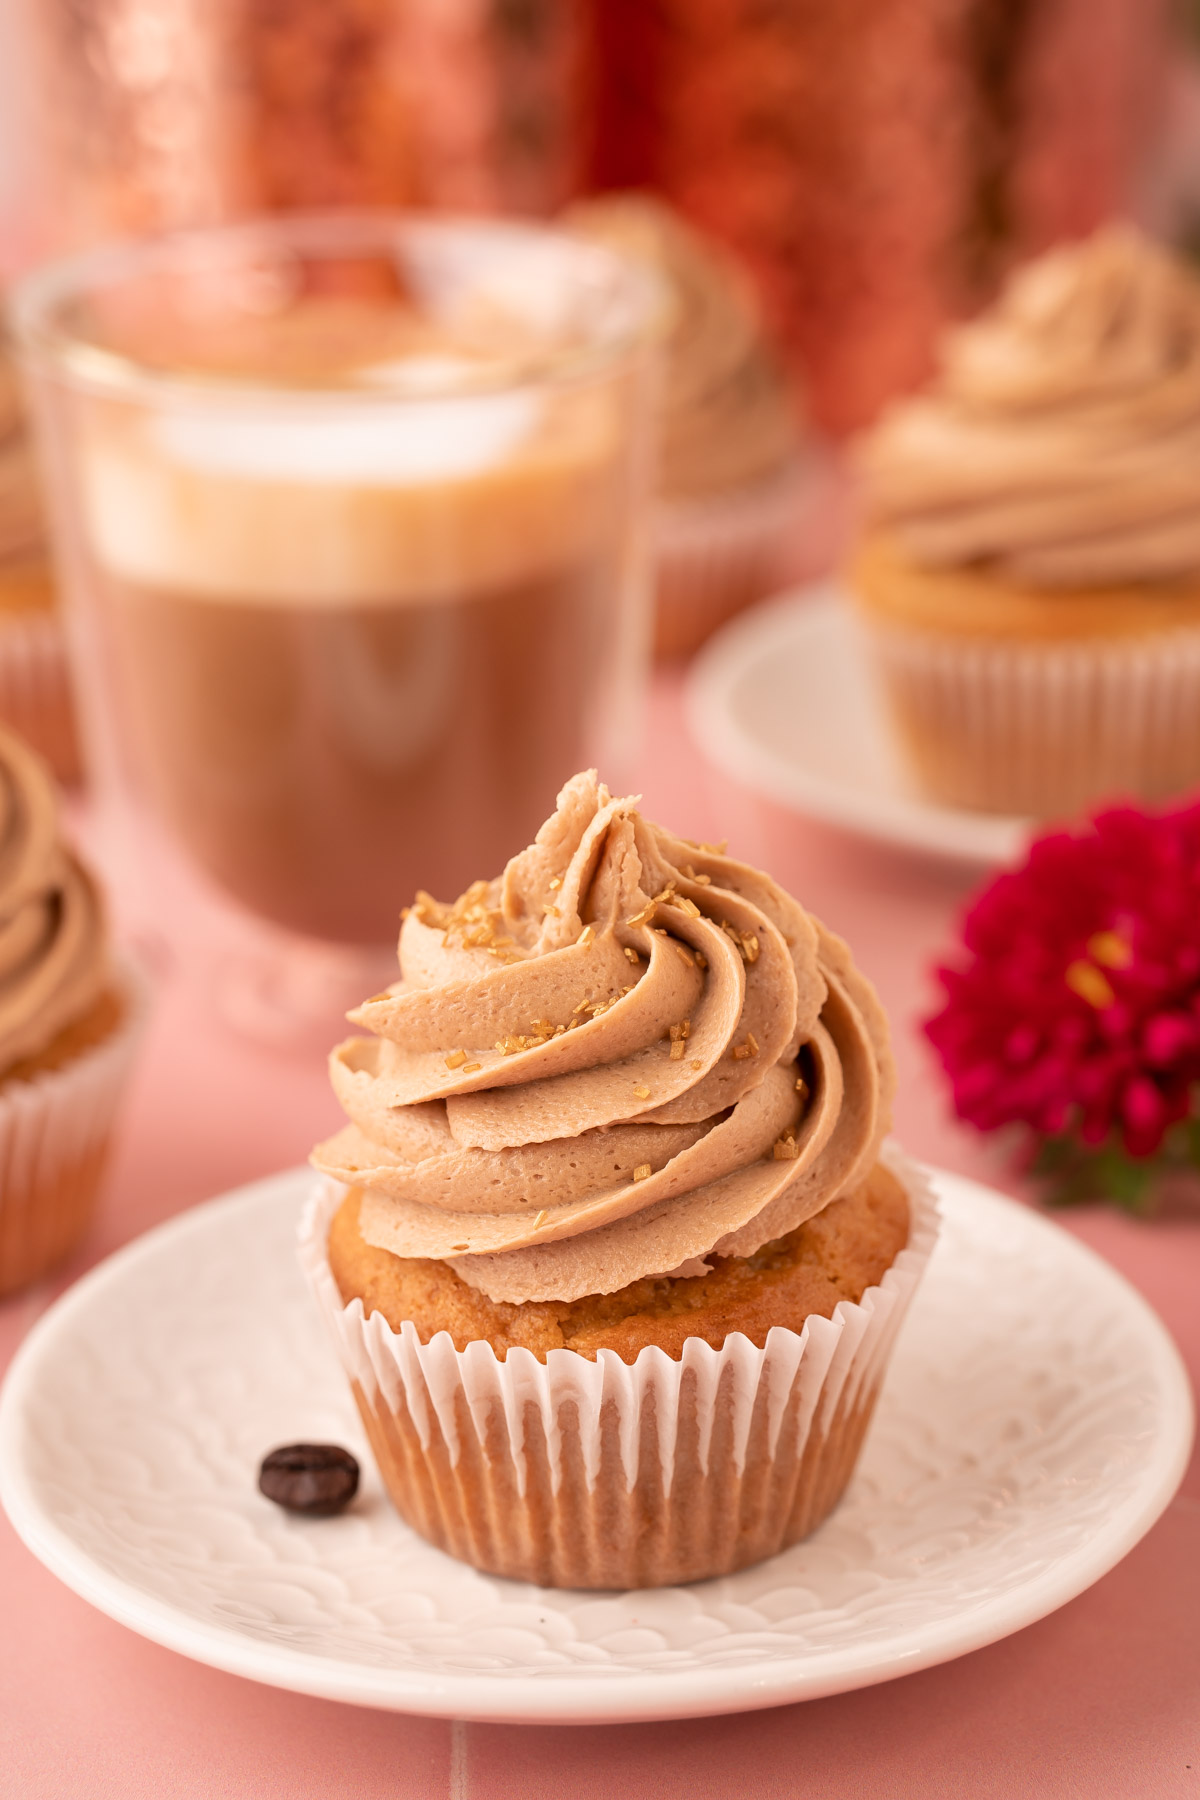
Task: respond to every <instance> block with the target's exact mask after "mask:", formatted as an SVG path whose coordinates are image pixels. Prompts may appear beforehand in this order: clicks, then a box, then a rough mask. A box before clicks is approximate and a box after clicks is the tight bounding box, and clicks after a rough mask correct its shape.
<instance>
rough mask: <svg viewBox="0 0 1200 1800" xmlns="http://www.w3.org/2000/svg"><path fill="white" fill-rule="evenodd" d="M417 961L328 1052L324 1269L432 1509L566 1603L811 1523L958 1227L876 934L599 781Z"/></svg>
mask: <svg viewBox="0 0 1200 1800" xmlns="http://www.w3.org/2000/svg"><path fill="white" fill-rule="evenodd" d="M399 954H400V966H401V974H402V980H401V981H400V982H398V983H397V984H396V985H395V986H394V987H393V988H391V989H389V990H388V992H386V993H384V994H380V995H377V996H376V997H375V998H374V999H372V1000H370V1001H368V1002H366V1003H365V1004H364V1005H363V1006H362V1007H360V1008H359V1009H358V1010H357V1012H355V1013H354V1014H352V1015H351V1017H352V1018H353V1019H354V1020H355V1022H356V1023H358V1024H360V1025H362V1026H364V1027H366V1029H367V1030H368V1032H370V1033H371V1035H370V1036H365V1037H355V1038H351V1039H350V1040H349V1041H348V1042H346V1043H344V1044H343V1045H341V1046H340V1047H339V1049H338V1050H337V1051H335V1052H334V1055H333V1058H332V1063H331V1069H332V1076H333V1082H334V1086H335V1089H336V1091H337V1093H338V1096H339V1098H340V1100H341V1102H342V1104H343V1106H344V1107H345V1109H346V1111H347V1113H348V1114H349V1117H350V1123H349V1124H348V1125H347V1126H346V1128H345V1129H344V1130H343V1131H342V1132H340V1133H339V1134H338V1136H337V1137H335V1138H333V1139H331V1140H330V1141H329V1142H328V1143H325V1144H323V1145H321V1146H320V1148H319V1149H318V1150H317V1151H316V1152H315V1153H314V1158H313V1160H314V1162H315V1163H316V1165H317V1167H318V1168H319V1169H321V1170H323V1171H325V1173H326V1174H327V1175H329V1176H330V1177H332V1178H333V1180H332V1181H331V1183H330V1185H329V1189H328V1191H327V1192H326V1193H324V1194H323V1195H322V1196H321V1197H320V1198H319V1200H318V1201H317V1202H316V1203H315V1204H314V1206H313V1207H312V1209H311V1210H310V1213H309V1215H308V1217H307V1219H306V1221H305V1225H304V1228H303V1232H302V1258H303V1260H304V1263H305V1266H306V1268H307V1269H308V1271H309V1274H310V1277H311V1279H312V1281H313V1283H314V1286H315V1288H316V1291H317V1293H318V1296H319V1298H320V1299H321V1302H322V1305H323V1307H324V1309H325V1311H326V1313H327V1316H328V1318H329V1320H330V1323H331V1324H332V1326H333V1328H334V1331H335V1334H336V1336H337V1340H338V1343H339V1345H340V1349H341V1353H342V1356H343V1359H344V1361H345V1364H346V1367H347V1370H348V1372H349V1374H350V1376H351V1379H352V1381H353V1384H354V1390H355V1395H356V1398H357V1400H358V1404H359V1407H360V1409H361V1412H362V1416H363V1419H364V1422H365V1425H366V1429H367V1432H368V1434H369V1436H370V1439H371V1442H372V1445H373V1448H374V1450H375V1454H376V1457H377V1459H378V1461H379V1465H380V1468H381V1471H382V1473H383V1477H384V1480H385V1482H386V1483H387V1486H388V1489H389V1491H390V1493H391V1495H392V1498H393V1499H394V1501H395V1503H396V1505H397V1507H398V1508H399V1510H400V1512H401V1513H402V1514H403V1515H404V1517H405V1518H406V1519H408V1521H409V1522H410V1523H411V1524H412V1525H414V1526H415V1527H416V1529H417V1530H418V1531H420V1532H422V1533H423V1534H424V1535H425V1536H426V1537H428V1538H430V1539H431V1540H432V1541H433V1542H434V1543H436V1544H438V1545H439V1546H441V1547H442V1548H443V1549H446V1550H448V1551H450V1552H451V1553H452V1554H454V1555H457V1556H460V1557H463V1558H465V1559H466V1560H468V1561H471V1562H473V1563H475V1564H477V1565H478V1566H479V1567H481V1568H485V1569H489V1570H492V1571H494V1572H496V1573H499V1574H504V1575H511V1576H516V1577H520V1578H523V1579H527V1580H532V1581H537V1582H541V1583H544V1584H550V1585H559V1586H576V1587H631V1586H653V1585H658V1584H661V1583H669V1582H677V1581H688V1580H694V1579H697V1578H699V1577H702V1576H710V1575H717V1574H722V1573H727V1572H729V1571H730V1570H733V1569H736V1568H740V1567H742V1566H743V1565H745V1564H747V1563H751V1562H755V1561H757V1560H759V1559H761V1558H762V1557H765V1556H770V1555H772V1554H774V1553H775V1552H776V1551H778V1550H779V1549H781V1548H782V1547H783V1546H784V1545H786V1544H790V1543H793V1542H795V1541H796V1540H797V1539H798V1538H801V1537H803V1536H804V1535H805V1534H806V1533H808V1532H809V1531H811V1530H812V1529H813V1528H814V1527H815V1526H816V1525H817V1524H819V1522H820V1520H821V1519H822V1518H823V1517H824V1516H825V1514H826V1513H827V1512H828V1511H829V1509H830V1508H831V1507H832V1506H833V1505H834V1504H835V1503H836V1501H837V1499H838V1498H839V1496H840V1495H841V1493H842V1491H843V1489H844V1487H845V1484H846V1482H847V1480H848V1479H849V1477H850V1474H851V1471H852V1469H853V1467H854V1462H855V1459H856V1457H857V1454H858V1451H859V1448H860V1445H861V1443H862V1440H863V1436H864V1434H865V1432H866V1429H867V1425H868V1422H869V1420H870V1417H871V1412H872V1408H873V1406H874V1403H875V1398H876V1395H877V1392H878V1389H879V1384H880V1381H881V1379H882V1375H883V1371H884V1367H885V1364H886V1360H887V1355H888V1351H889V1348H890V1344H891V1341H892V1338H893V1336H894V1334H895V1331H896V1329H897V1327H898V1325H899V1322H900V1319H901V1317H902V1315H903V1312H904V1310H905V1307H906V1305H907V1303H908V1300H909V1298H910V1297H911V1294H912V1292H913V1290H914V1288H915V1285H916V1282H917V1280H918V1278H919V1274H920V1271H921V1269H922V1268H923V1266H924V1262H925V1260H926V1258H927V1256H928V1253H929V1250H930V1248H931V1245H932V1242H933V1236H934V1229H935V1228H934V1214H933V1208H932V1203H931V1201H930V1199H929V1197H928V1194H927V1191H926V1190H925V1188H924V1186H923V1184H922V1182H921V1181H920V1179H919V1178H918V1177H917V1176H916V1175H915V1173H914V1172H913V1171H912V1170H911V1169H909V1168H908V1167H907V1166H906V1165H904V1164H903V1163H901V1162H900V1161H899V1160H898V1159H896V1158H895V1157H893V1156H890V1155H889V1154H888V1153H885V1151H884V1149H883V1143H884V1137H885V1134H886V1132H887V1129H888V1120H889V1110H890V1104H891V1097H892V1087H893V1069H892V1060H891V1055H890V1052H889V1049H888V1040H887V1028H886V1024H885V1021H884V1018H883V1015H882V1012H881V1010H880V1007H879V1003H878V1000H877V999H876V996H875V994H874V992H873V990H872V989H871V987H870V985H869V983H868V982H867V981H866V980H864V978H863V977H862V975H861V974H859V973H858V971H857V970H856V969H855V967H854V965H853V962H852V961H851V958H850V955H849V952H848V951H847V949H846V946H845V945H844V944H843V943H841V941H840V940H839V939H837V938H835V937H834V936H833V935H832V934H831V933H829V932H828V931H826V930H825V929H824V927H822V926H821V925H819V924H818V923H817V921H816V920H814V919H812V918H811V917H810V916H809V914H807V913H806V912H805V911H804V910H803V908H802V907H801V906H799V905H798V903H797V902H796V901H795V900H793V899H791V898H790V897H789V896H788V895H787V894H785V893H784V892H783V891H782V890H781V889H780V888H779V887H777V886H776V885H775V883H774V882H772V881H771V880H770V879H769V878H768V877H767V876H765V875H762V874H760V873H758V872H757V871H756V870H753V869H751V868H748V867H747V866H746V865H745V864H742V863H739V862H736V861H734V860H733V859H732V858H730V857H727V856H725V855H723V854H721V853H719V852H718V851H716V850H714V849H712V848H711V847H710V846H705V845H694V844H688V843H685V842H683V841H682V840H680V839H677V838H675V837H673V836H672V835H671V834H670V833H669V832H666V831H664V830H662V829H661V828H660V827H658V826H654V825H651V824H649V823H648V822H647V821H646V820H644V819H643V818H642V817H641V815H640V813H639V812H638V810H637V807H636V804H635V802H634V801H632V800H613V799H612V798H611V797H610V796H609V794H608V792H607V790H606V789H605V788H604V787H603V786H601V785H599V784H598V783H597V781H596V779H595V776H594V775H580V776H577V777H576V778H575V779H574V780H573V781H571V782H570V783H568V785H567V786H566V788H564V790H563V792H562V794H561V795H560V796H559V803H558V810H557V811H556V812H555V814H554V815H553V817H552V818H551V819H550V820H549V821H548V823H547V824H546V825H545V826H543V828H542V830H541V831H540V832H539V834H538V837H537V841H536V842H535V843H534V844H533V845H532V846H531V847H530V848H529V849H528V850H525V851H523V852H522V853H521V854H520V855H518V856H516V857H514V858H513V860H512V861H511V862H510V863H509V864H508V867H507V868H506V869H505V871H504V873H503V875H502V876H500V877H499V878H498V879H496V880H494V881H491V882H485V881H481V882H478V883H476V884H475V885H474V886H473V887H472V888H471V889H469V890H468V892H467V893H466V894H464V895H463V896H462V898H461V899H460V900H458V901H457V902H456V903H455V904H454V905H453V906H443V905H440V904H438V903H437V902H435V901H433V900H431V899H429V897H428V896H426V895H421V896H419V897H418V901H417V904H416V905H415V906H414V907H413V908H412V909H411V910H410V911H409V913H408V915H407V917H406V918H405V921H404V925H403V928H402V931H401V934H400V947H399Z"/></svg>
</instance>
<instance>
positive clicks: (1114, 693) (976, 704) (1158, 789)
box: [862, 621, 1200, 818]
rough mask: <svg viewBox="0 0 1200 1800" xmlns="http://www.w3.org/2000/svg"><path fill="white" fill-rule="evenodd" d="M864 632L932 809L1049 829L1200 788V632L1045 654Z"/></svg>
mask: <svg viewBox="0 0 1200 1800" xmlns="http://www.w3.org/2000/svg"><path fill="white" fill-rule="evenodd" d="M862 629H863V630H864V632H865V634H866V638H865V641H866V644H867V648H868V654H869V657H870V660H871V662H872V663H873V666H874V668H875V671H876V673H877V677H878V680H879V682H880V686H881V689H882V693H883V696H884V698H885V700H886V703H887V706H888V710H889V713H890V714H891V718H892V722H893V725H894V727H895V730H896V734H897V737H898V739H899V742H900V744H901V746H902V747H903V749H904V751H905V753H906V755H907V757H908V759H909V761H910V763H911V765H912V769H913V773H914V775H915V777H916V779H917V780H918V781H919V783H920V785H921V786H922V788H924V789H925V791H926V792H927V793H928V794H930V795H931V796H932V797H933V798H934V799H937V800H942V801H945V802H947V803H948V804H950V805H952V806H965V807H978V808H980V809H983V810H986V811H992V812H1001V813H1019V814H1029V815H1031V816H1033V817H1041V818H1047V817H1051V816H1058V815H1066V814H1070V813H1075V812H1079V811H1082V810H1084V809H1086V808H1087V807H1088V806H1090V805H1092V804H1094V803H1095V802H1096V801H1098V800H1102V799H1104V798H1106V797H1109V796H1116V795H1126V796H1128V795H1135V796H1138V797H1140V798H1142V799H1147V800H1154V799H1160V798H1166V797H1168V796H1170V795H1173V794H1178V793H1181V792H1183V791H1185V790H1186V789H1188V788H1190V787H1194V786H1196V785H1197V784H1198V783H1200V627H1194V626H1193V627H1184V628H1182V629H1180V630H1178V631H1172V632H1161V633H1158V634H1156V635H1154V636H1147V637H1143V638H1136V637H1135V638H1126V639H1119V640H1109V639H1105V640H1104V641H1102V642H1101V641H1093V642H1088V641H1083V642H1080V641H1071V642H1069V643H1048V644H1010V643H1003V642H1000V643H998V642H996V641H995V640H994V639H993V640H990V641H989V640H983V639H969V638H968V639H962V640H956V639H950V638H945V639H943V638H935V637H934V636H932V634H928V633H924V632H917V631H910V630H905V629H903V628H896V627H894V626H890V625H881V624H878V623H877V622H875V621H870V622H866V623H864V625H863V627H862Z"/></svg>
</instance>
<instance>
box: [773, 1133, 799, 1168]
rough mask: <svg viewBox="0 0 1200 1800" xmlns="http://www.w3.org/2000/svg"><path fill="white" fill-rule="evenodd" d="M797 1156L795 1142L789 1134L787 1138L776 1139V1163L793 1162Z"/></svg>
mask: <svg viewBox="0 0 1200 1800" xmlns="http://www.w3.org/2000/svg"><path fill="white" fill-rule="evenodd" d="M798 1155H799V1151H798V1150H797V1149H796V1140H795V1138H794V1137H792V1136H791V1134H790V1133H789V1134H788V1136H787V1137H781V1138H776V1140H775V1147H774V1157H775V1161H776V1162H794V1161H795V1160H796V1157H797V1156H798Z"/></svg>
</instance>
